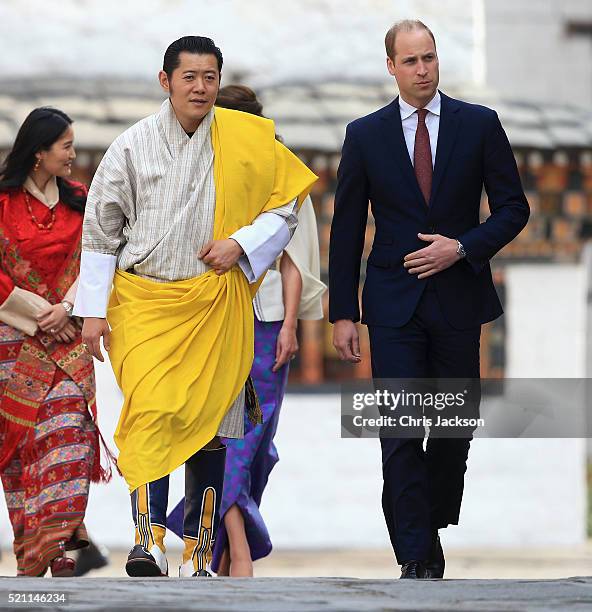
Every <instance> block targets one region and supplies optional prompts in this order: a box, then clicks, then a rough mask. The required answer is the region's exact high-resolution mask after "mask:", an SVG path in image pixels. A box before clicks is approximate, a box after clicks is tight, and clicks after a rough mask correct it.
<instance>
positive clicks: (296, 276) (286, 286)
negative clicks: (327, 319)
mask: <svg viewBox="0 0 592 612" xmlns="http://www.w3.org/2000/svg"><path fill="white" fill-rule="evenodd" d="M280 273H281V275H282V294H283V299H284V322H283V324H282V328H281V329H280V333H279V334H278V339H277V345H276V351H275V364H274V366H273V368H272V372H277V371H278V370H279V369H280V368H281V367H282V366H283V365H284V364H286V363H288V361H290V359H292V357H293V356H294V355H295V354H296V353H297V352H298V339H297V337H296V331H297V330H298V307H299V305H300V297H301V296H302V276H301V275H300V271H299V270H298V268H297V267H296V264H295V263H294V262H293V261H292V258H291V257H290V256H289V255H288V253H286V252H285V251H284V253H283V255H282V259H281V261H280Z"/></svg>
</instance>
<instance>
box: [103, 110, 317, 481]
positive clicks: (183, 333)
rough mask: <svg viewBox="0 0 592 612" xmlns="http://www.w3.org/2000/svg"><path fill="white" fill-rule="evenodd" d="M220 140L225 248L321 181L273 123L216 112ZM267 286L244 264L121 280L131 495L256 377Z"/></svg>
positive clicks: (122, 422)
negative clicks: (258, 319) (259, 304)
mask: <svg viewBox="0 0 592 612" xmlns="http://www.w3.org/2000/svg"><path fill="white" fill-rule="evenodd" d="M211 135H212V146H213V149H214V180H215V185H216V210H215V215H214V239H216V240H219V239H222V238H226V237H228V236H229V235H230V234H232V233H233V232H235V231H236V230H237V229H239V228H240V227H243V226H245V225H249V224H250V223H252V222H253V220H254V219H255V217H257V215H259V214H260V213H262V212H264V211H268V210H271V209H273V208H277V207H278V206H281V205H283V204H285V203H287V202H289V201H291V200H293V199H294V198H298V203H299V204H301V203H302V201H303V200H304V198H305V197H306V196H307V195H308V192H309V191H310V188H311V186H312V184H313V183H314V182H315V180H316V178H317V177H316V176H315V175H314V174H313V173H312V172H311V171H310V170H309V169H308V168H307V167H306V166H305V165H304V164H303V163H302V162H301V161H300V160H299V159H298V158H297V157H296V156H295V155H294V154H292V153H291V152H290V151H289V150H288V149H286V148H285V147H284V146H283V145H282V144H280V143H278V142H277V141H276V140H275V129H274V125H273V122H271V121H269V120H265V119H261V118H259V117H254V116H252V115H248V114H246V113H241V112H238V111H232V110H228V109H220V108H217V109H216V112H215V118H214V121H213V123H212V128H211ZM187 248H191V245H187ZM258 284H259V283H254V284H253V285H249V283H248V281H247V279H246V278H245V276H244V274H243V273H242V271H241V270H240V269H239V268H238V266H234V267H233V268H232V269H231V270H230V271H229V272H227V273H226V274H223V275H221V276H217V275H216V274H215V273H214V272H213V271H209V272H206V273H205V274H202V275H200V276H198V277H195V278H190V279H187V280H182V281H177V282H169V283H157V282H154V281H150V280H147V279H145V278H141V277H139V276H136V275H133V274H128V273H126V272H123V271H120V270H118V271H117V272H116V274H115V279H114V287H113V292H112V295H111V301H110V304H109V310H108V321H109V324H110V326H111V349H110V351H109V359H110V361H111V365H112V367H113V371H114V373H115V378H116V380H117V383H118V384H119V386H120V388H121V390H122V391H123V396H124V404H123V408H122V411H121V415H120V418H119V423H118V425H117V430H116V432H115V442H116V444H117V447H118V448H119V451H120V452H119V459H118V467H119V469H120V470H121V473H122V474H123V476H124V478H125V480H126V482H127V484H128V486H129V488H130V491H133V490H135V489H136V488H137V487H139V486H141V485H143V484H145V483H147V482H151V481H154V480H157V479H159V478H162V477H163V476H166V475H167V474H170V473H171V472H172V471H173V470H175V469H176V468H177V467H179V466H180V465H182V464H183V463H184V462H185V461H186V460H187V459H188V458H189V457H191V456H192V455H193V454H194V453H196V452H197V451H198V450H199V449H201V448H203V446H204V445H205V444H207V443H208V442H209V441H210V440H211V439H212V438H213V437H214V436H215V435H216V433H217V431H218V428H219V426H220V423H221V422H222V419H223V418H224V415H225V414H226V412H227V411H228V409H229V407H230V406H231V404H232V402H233V401H234V400H235V399H236V397H237V396H238V394H239V392H240V391H241V388H242V387H243V386H244V384H245V381H246V379H247V376H248V374H249V371H250V369H251V365H252V361H253V343H254V337H253V310H252V297H253V295H254V294H255V292H256V290H257V287H258Z"/></svg>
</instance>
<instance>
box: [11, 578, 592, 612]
mask: <svg viewBox="0 0 592 612" xmlns="http://www.w3.org/2000/svg"><path fill="white" fill-rule="evenodd" d="M27 592H29V593H30V592H33V593H35V592H38V593H47V592H63V593H65V594H66V595H67V597H68V601H67V602H64V603H62V604H36V605H31V604H23V603H15V604H9V603H8V599H9V594H10V593H15V594H16V593H27ZM42 608H45V609H51V610H153V611H158V610H204V611H206V610H207V611H211V612H216V611H221V610H225V611H226V610H228V611H234V610H236V611H240V612H251V611H252V612H267V611H269V612H282V611H298V612H308V611H313V610H314V611H317V610H318V611H320V612H328V611H335V612H337V611H339V612H348V611H350V610H351V611H355V612H365V611H369V610H381V611H386V610H421V611H423V612H429V611H432V610H434V611H436V610H438V611H439V610H455V611H464V610H467V611H471V612H484V611H487V612H489V611H493V610H508V611H509V610H512V611H516V610H553V611H562V612H563V611H567V610H569V611H571V610H573V611H580V610H581V611H582V612H583V611H586V612H589V611H590V610H592V578H567V579H562V580H429V581H417V582H416V581H407V580H405V581H400V580H361V579H357V578H212V579H182V578H168V579H167V578H162V579H150V580H148V579H140V578H137V579H136V578H94V579H93V578H90V579H87V580H80V579H70V578H61V579H53V580H45V579H42V578H0V609H2V610H5V609H18V610H34V609H36V610H38V609H42Z"/></svg>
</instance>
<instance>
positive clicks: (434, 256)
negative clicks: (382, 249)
mask: <svg viewBox="0 0 592 612" xmlns="http://www.w3.org/2000/svg"><path fill="white" fill-rule="evenodd" d="M417 235H418V236H419V238H420V240H423V241H424V242H430V243H431V244H430V245H429V246H427V247H424V248H423V249H419V251H414V252H413V253H409V255H406V256H405V259H404V262H405V263H404V264H403V265H404V266H405V268H407V271H408V272H409V274H418V277H417V278H427V277H428V276H432V275H434V274H437V273H438V272H442V270H446V268H450V266H451V265H452V264H455V263H456V262H457V261H458V260H459V259H460V258H461V257H460V255H459V254H458V253H457V252H456V249H457V248H458V243H457V242H456V240H454V239H453V238H446V236H441V235H440V234H417Z"/></svg>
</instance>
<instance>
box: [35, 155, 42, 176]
mask: <svg viewBox="0 0 592 612" xmlns="http://www.w3.org/2000/svg"><path fill="white" fill-rule="evenodd" d="M40 165H41V159H40V158H39V157H38V158H37V161H36V162H35V165H34V166H33V172H37V170H39V166H40Z"/></svg>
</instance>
